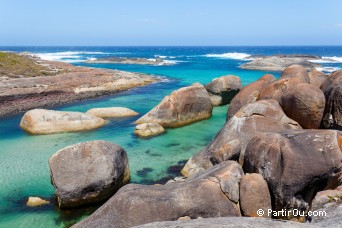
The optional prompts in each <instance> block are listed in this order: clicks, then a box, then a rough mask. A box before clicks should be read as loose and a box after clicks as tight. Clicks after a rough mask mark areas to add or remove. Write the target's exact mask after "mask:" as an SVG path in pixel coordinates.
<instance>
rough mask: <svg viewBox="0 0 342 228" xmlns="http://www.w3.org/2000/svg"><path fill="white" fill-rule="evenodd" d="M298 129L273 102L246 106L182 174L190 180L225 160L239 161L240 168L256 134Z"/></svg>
mask: <svg viewBox="0 0 342 228" xmlns="http://www.w3.org/2000/svg"><path fill="white" fill-rule="evenodd" d="M300 128H301V127H300V126H299V124H298V123H297V122H295V121H293V120H291V119H289V118H288V117H287V116H286V115H285V113H284V112H283V110H282V109H281V107H280V106H279V104H278V102H277V101H275V100H271V99H269V100H261V101H257V102H254V103H251V104H247V105H246V106H244V107H243V108H242V109H241V110H240V111H238V112H237V113H236V114H235V115H234V116H233V117H232V118H231V119H230V120H228V122H226V124H225V125H224V126H223V128H222V129H221V131H220V132H219V133H218V134H217V135H216V136H215V138H214V140H213V141H212V142H211V143H210V144H209V145H208V146H207V147H205V148H204V149H203V150H201V151H200V152H198V153H197V154H195V155H194V156H192V157H191V158H190V159H189V160H188V162H187V163H186V165H185V166H184V168H183V170H182V174H183V175H184V176H190V175H192V174H194V173H197V172H199V171H201V170H205V169H208V168H209V167H211V166H213V165H214V164H217V163H220V162H222V161H225V160H238V161H239V162H240V163H241V164H242V163H243V157H244V153H245V149H246V147H247V144H248V142H249V140H250V139H252V138H253V137H254V136H255V135H256V134H259V133H260V132H277V131H281V130H283V129H300Z"/></svg>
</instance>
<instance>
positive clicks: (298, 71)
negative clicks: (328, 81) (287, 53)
mask: <svg viewBox="0 0 342 228" xmlns="http://www.w3.org/2000/svg"><path fill="white" fill-rule="evenodd" d="M284 78H299V79H302V80H303V81H304V82H306V83H310V77H309V74H308V72H307V71H306V69H305V68H304V67H303V66H302V65H298V64H294V65H291V66H288V67H286V69H285V70H284V71H283V73H282V74H281V75H280V78H279V79H284Z"/></svg>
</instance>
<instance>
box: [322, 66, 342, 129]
mask: <svg viewBox="0 0 342 228" xmlns="http://www.w3.org/2000/svg"><path fill="white" fill-rule="evenodd" d="M321 90H322V91H323V93H324V96H325V99H326V105H325V110H324V115H323V121H322V125H323V127H325V128H334V129H339V130H340V129H342V102H341V100H342V70H339V71H336V72H334V73H332V74H331V75H330V77H329V78H328V79H327V80H325V81H324V83H323V84H322V85H321Z"/></svg>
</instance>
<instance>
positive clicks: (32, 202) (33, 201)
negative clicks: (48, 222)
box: [26, 196, 50, 207]
mask: <svg viewBox="0 0 342 228" xmlns="http://www.w3.org/2000/svg"><path fill="white" fill-rule="evenodd" d="M49 203H50V202H49V201H47V200H43V199H42V198H39V197H32V196H30V197H29V198H28V200H27V203H26V205H27V206H29V207H38V206H42V205H45V204H49Z"/></svg>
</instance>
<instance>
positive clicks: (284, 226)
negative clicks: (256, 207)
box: [135, 217, 336, 228]
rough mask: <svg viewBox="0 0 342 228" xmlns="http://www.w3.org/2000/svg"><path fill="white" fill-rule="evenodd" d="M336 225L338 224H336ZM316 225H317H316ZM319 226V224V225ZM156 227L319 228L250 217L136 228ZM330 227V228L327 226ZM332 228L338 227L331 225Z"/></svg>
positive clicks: (150, 226) (168, 222)
mask: <svg viewBox="0 0 342 228" xmlns="http://www.w3.org/2000/svg"><path fill="white" fill-rule="evenodd" d="M335 224H336V223H335ZM315 225H316V224H315ZM317 225H319V224H317ZM155 227H167V228H180V227H186V228H206V227H210V228H221V227H230V228H236V227H238V228H250V227H253V228H271V227H277V228H315V227H316V228H317V227H319V226H314V225H311V224H303V223H298V222H291V221H279V220H271V219H265V218H248V217H220V218H206V219H192V220H189V221H167V222H154V223H150V224H145V225H141V226H136V227H135V228H155ZM327 227H329V226H327ZM330 227H336V226H334V224H331V226H330Z"/></svg>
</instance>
